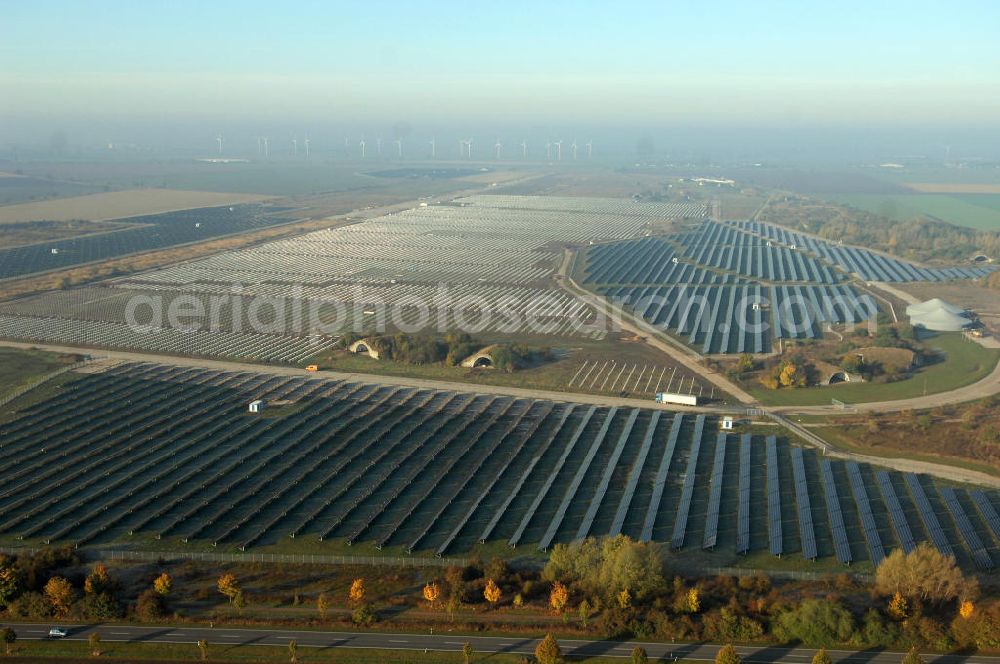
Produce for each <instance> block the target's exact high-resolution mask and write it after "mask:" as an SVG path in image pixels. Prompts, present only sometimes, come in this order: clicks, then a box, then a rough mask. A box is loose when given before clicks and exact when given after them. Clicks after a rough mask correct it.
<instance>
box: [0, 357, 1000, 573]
mask: <svg viewBox="0 0 1000 664" xmlns="http://www.w3.org/2000/svg"><path fill="white" fill-rule="evenodd" d="M256 399H265V400H267V402H268V403H269V404H271V405H270V406H269V408H268V409H267V410H265V411H264V412H261V413H248V412H247V403H248V402H250V401H251V400H256ZM0 459H2V460H3V463H0V468H2V471H0V486H2V487H3V490H2V492H0V536H2V537H3V538H5V539H8V540H10V539H14V538H17V539H23V540H24V541H25V542H30V543H41V542H72V543H76V544H105V545H106V544H108V543H119V544H122V543H130V544H132V545H138V546H152V547H156V548H158V549H161V550H162V549H163V548H164V547H180V548H184V547H187V548H188V549H191V550H203V548H204V547H213V546H214V547H215V548H216V550H223V551H225V550H239V549H244V550H246V549H250V550H260V549H262V548H265V549H266V548H270V549H272V550H274V549H275V547H277V548H278V550H280V549H281V547H282V546H284V547H294V546H306V547H310V548H309V550H312V551H316V550H322V548H323V547H324V546H327V547H329V546H334V547H335V549H334V550H342V549H341V548H340V547H342V546H343V545H345V544H349V545H353V546H354V548H355V549H356V550H358V551H361V552H363V551H373V550H374V549H375V548H378V549H384V550H387V551H390V552H391V551H396V552H412V553H414V554H441V555H460V554H462V553H467V552H469V551H471V550H473V549H475V548H476V547H477V546H479V543H481V542H484V543H486V545H488V546H495V545H499V546H500V547H503V546H510V547H528V550H529V551H530V550H533V549H546V548H549V547H551V546H552V544H553V543H557V542H566V541H570V540H573V539H577V538H581V537H586V536H588V535H605V534H617V533H624V534H627V535H629V536H632V537H634V538H637V539H642V540H656V541H661V542H664V543H669V545H670V546H671V547H672V548H673V549H674V550H676V551H677V552H678V555H682V556H683V555H685V554H696V555H698V556H700V558H699V561H700V562H701V563H702V564H707V565H711V564H712V563H713V561H715V562H717V563H718V564H720V565H722V564H729V563H731V562H732V561H734V560H737V559H739V558H740V556H764V557H767V556H784V557H785V558H798V559H800V560H801V559H807V560H816V561H817V563H818V564H823V565H827V566H837V565H848V564H852V563H858V564H862V565H863V566H864V565H865V564H867V563H872V562H876V563H877V562H878V561H879V560H881V558H882V557H883V556H884V555H886V553H887V552H888V551H890V550H891V549H894V548H897V547H902V548H903V549H906V550H910V549H912V548H913V547H914V546H915V543H917V542H920V541H924V540H926V541H929V542H931V543H932V544H933V545H934V546H936V547H937V548H938V549H940V550H942V551H944V552H947V553H954V554H955V555H956V556H957V558H958V560H959V561H960V562H961V563H962V564H964V565H967V566H969V567H973V566H975V567H978V568H980V569H990V568H992V567H993V565H994V564H995V562H996V561H997V555H998V554H997V547H996V545H997V542H998V541H1000V519H998V516H997V511H998V509H1000V496H998V495H997V494H996V492H994V491H982V490H978V489H969V488H964V487H963V488H955V487H952V486H948V485H946V484H942V483H940V482H937V481H933V480H931V479H930V478H928V477H925V476H917V475H913V474H907V473H899V472H894V471H888V470H882V469H878V468H874V467H870V466H868V465H865V464H858V463H855V462H851V461H846V462H845V461H839V460H832V459H827V458H823V457H822V456H821V455H820V454H819V453H818V452H817V451H816V450H813V449H808V448H801V447H797V446H794V445H791V444H789V442H788V441H787V440H785V439H784V438H783V437H774V436H768V435H764V436H759V435H755V434H744V435H732V434H727V433H726V432H724V431H720V429H719V420H718V418H716V417H712V416H706V415H698V414H692V413H675V412H670V411H665V410H654V409H644V408H614V407H598V406H590V405H585V404H580V403H573V402H554V401H548V400H528V399H519V398H513V397H505V396H491V395H485V394H476V393H471V392H467V393H466V392H454V391H437V390H428V389H416V388H407V387H398V386H390V385H375V384H366V383H363V382H351V381H335V380H329V379H322V378H316V377H306V376H280V375H272V374H262V373H245V372H243V373H237V372H223V371H210V370H205V369H199V368H182V367H176V366H165V365H158V364H135V363H127V364H111V363H107V364H99V365H92V366H90V367H87V369H86V371H85V372H84V373H81V374H80V375H79V376H77V377H76V380H73V381H72V382H69V383H67V384H66V385H65V386H64V387H63V389H62V390H60V391H59V392H58V393H57V394H55V395H53V396H49V397H48V398H46V399H42V400H38V401H36V402H34V403H32V404H29V405H27V406H23V407H21V408H20V409H18V410H17V412H16V413H15V414H14V416H13V417H8V418H7V419H6V420H5V421H4V422H3V424H2V425H0ZM13 459H17V462H16V463H12V462H11V461H12V460H13ZM71 496H72V500H70V499H69V498H70V497H71ZM157 540H158V541H157ZM321 542H322V544H321ZM338 544H339V545H340V547H337V545H338Z"/></svg>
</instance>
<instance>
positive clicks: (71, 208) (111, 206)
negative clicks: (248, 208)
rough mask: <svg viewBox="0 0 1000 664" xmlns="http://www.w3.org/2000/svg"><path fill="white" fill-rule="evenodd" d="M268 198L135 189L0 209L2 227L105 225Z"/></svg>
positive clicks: (202, 192) (203, 192)
mask: <svg viewBox="0 0 1000 664" xmlns="http://www.w3.org/2000/svg"><path fill="white" fill-rule="evenodd" d="M268 198H270V197H269V196H261V195H258V194H229V193H216V192H211V191H182V190H176V189H134V190H131V191H113V192H107V193H101V194H90V195H87V196H73V197H71V198H60V199H55V200H48V201H39V202H35V203H21V204H18V205H4V206H0V223H4V224H6V223H12V222H23V221H69V220H71V219H88V220H95V221H102V220H106V219H120V218H123V217H134V216H138V215H145V214H159V213H162V212H174V211H177V210H190V209H193V208H201V207H215V206H219V205H236V204H239V203H255V202H259V201H263V200H266V199H268Z"/></svg>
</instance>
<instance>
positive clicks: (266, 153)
mask: <svg viewBox="0 0 1000 664" xmlns="http://www.w3.org/2000/svg"><path fill="white" fill-rule="evenodd" d="M270 156H271V139H269V138H268V137H267V136H265V137H264V157H265V158H266V157H270Z"/></svg>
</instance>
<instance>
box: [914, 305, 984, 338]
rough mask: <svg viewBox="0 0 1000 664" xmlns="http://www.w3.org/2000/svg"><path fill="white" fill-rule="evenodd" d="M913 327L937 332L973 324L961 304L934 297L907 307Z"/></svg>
mask: <svg viewBox="0 0 1000 664" xmlns="http://www.w3.org/2000/svg"><path fill="white" fill-rule="evenodd" d="M906 315H907V316H909V317H910V324H911V325H912V326H913V327H922V328H924V329H926V330H933V331H935V332H959V331H961V330H963V329H965V328H966V327H968V326H969V325H971V324H972V320H971V319H970V318H969V315H968V312H966V311H965V309H962V308H961V307H959V306H956V305H954V304H950V303H948V302H945V301H944V300H942V299H940V298H934V299H931V300H927V301H926V302H921V303H919V304H911V305H909V306H908V307H906Z"/></svg>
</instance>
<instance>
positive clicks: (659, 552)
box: [542, 535, 666, 604]
mask: <svg viewBox="0 0 1000 664" xmlns="http://www.w3.org/2000/svg"><path fill="white" fill-rule="evenodd" d="M664 570H665V558H664V554H663V549H662V547H661V546H660V545H659V544H657V543H654V542H636V541H635V540H632V539H630V538H629V537H626V536H625V535H617V536H615V537H605V538H602V539H596V538H593V537H588V538H587V539H585V540H579V541H576V542H571V543H569V544H557V545H556V546H554V547H553V549H552V554H551V555H550V556H549V562H548V563H547V564H546V565H545V569H544V570H543V571H542V578H544V579H545V580H547V581H560V582H562V583H576V584H577V585H578V586H579V587H580V588H581V589H582V590H583V591H584V592H585V593H586V594H587V595H588V596H590V597H595V598H601V597H603V598H604V599H605V600H607V603H614V602H616V601H617V599H618V597H619V595H621V593H622V591H624V590H626V589H627V590H628V591H629V596H630V598H631V599H632V600H633V603H636V604H641V603H642V602H644V601H646V600H648V599H650V598H652V597H654V596H656V595H657V594H659V593H662V592H664V591H665V589H666V580H665V578H664Z"/></svg>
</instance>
